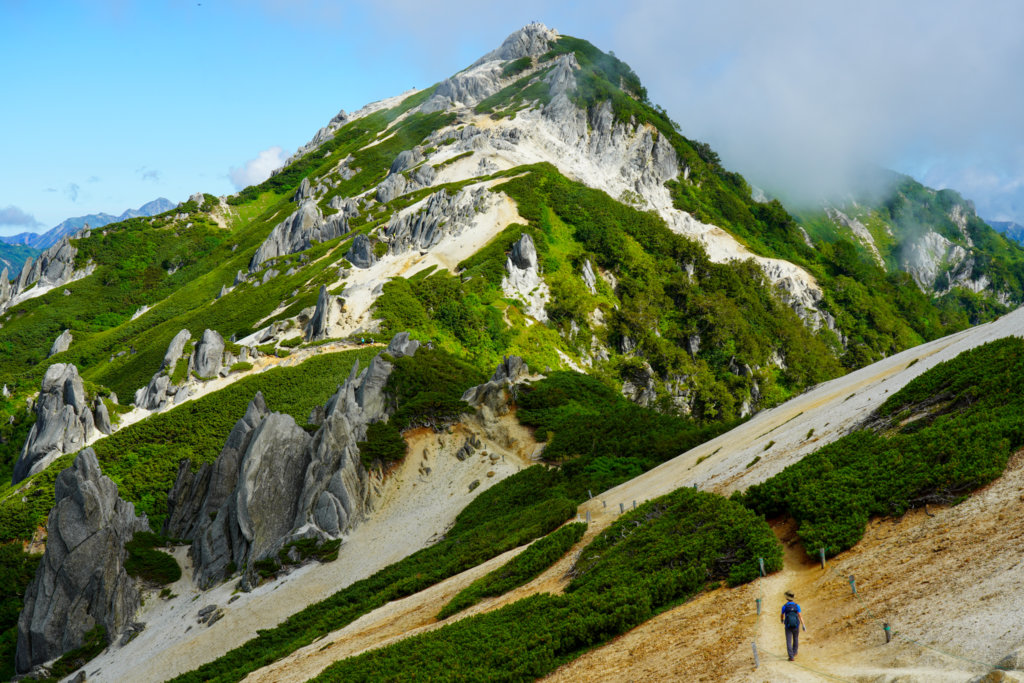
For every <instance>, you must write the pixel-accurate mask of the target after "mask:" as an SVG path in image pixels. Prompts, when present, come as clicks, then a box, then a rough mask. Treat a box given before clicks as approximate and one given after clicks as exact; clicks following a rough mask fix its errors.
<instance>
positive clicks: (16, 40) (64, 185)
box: [0, 0, 1024, 234]
mask: <svg viewBox="0 0 1024 683" xmlns="http://www.w3.org/2000/svg"><path fill="white" fill-rule="evenodd" d="M709 5H714V6H713V7H711V6H709ZM828 5H837V3H819V2H789V1H787V0H776V1H775V2H772V3H764V2H757V1H755V0H737V1H734V2H723V3H707V2H692V3H691V2H668V1H665V0H635V1H634V2H630V3H624V2H619V1H616V2H610V1H605V0H594V1H591V2H585V3H584V2H538V1H534V0H519V1H517V2H515V3H508V2H503V3H486V2H468V1H465V2H464V1H458V2H455V1H453V2H437V3H424V2H413V1H412V0H382V1H380V2H355V1H353V2H345V3H341V2H317V1H315V0H306V1H302V0H295V1H293V2H284V1H283V0H262V1H261V0H253V1H251V2H241V1H236V0H202V1H201V2H196V1H195V0H192V1H191V2H187V1H184V0H181V1H166V2H160V1H158V0H154V1H151V2H145V3H143V2H138V3H135V2H128V1H120V2H118V1H111V2H61V1H56V2H47V3H39V2H29V1H25V2H21V1H18V0H0V64H2V65H3V67H2V70H3V71H2V76H3V78H2V80H0V83H2V86H0V87H2V88H3V94H4V97H3V101H4V104H3V105H0V131H2V134H0V135H2V137H0V150H2V155H0V232H2V233H5V234H11V233H14V232H20V231H23V230H39V229H45V228H49V227H52V226H53V225H55V224H56V223H58V222H59V221H61V220H63V219H64V218H67V217H69V216H75V215H82V214H86V213H94V212H99V211H106V212H109V213H120V212H122V211H124V210H125V209H127V208H129V207H137V206H139V205H140V204H142V203H144V202H146V201H148V200H150V199H154V198H156V197H158V196H165V197H167V198H169V199H172V200H175V201H181V200H183V199H185V198H186V197H187V196H188V195H189V194H190V193H192V192H196V191H205V192H211V193H214V194H227V193H231V192H233V191H235V189H236V184H237V183H239V182H244V180H245V179H246V178H258V177H259V173H258V171H259V169H260V168H261V167H263V168H264V169H265V168H269V167H270V166H272V165H273V163H274V162H275V161H279V160H280V159H281V158H283V157H285V156H287V155H288V154H289V153H291V152H292V151H294V150H295V149H296V148H297V147H298V146H300V145H302V144H303V143H305V142H306V141H307V140H308V139H309V138H310V137H312V135H313V134H314V133H315V132H316V130H317V129H318V128H319V127H320V126H322V125H323V124H324V123H326V122H327V121H328V120H329V119H330V118H331V117H332V116H333V115H334V114H336V113H337V111H338V110H339V109H342V108H344V109H347V110H349V111H351V110H354V109H358V108H359V107H360V106H362V105H363V104H365V103H367V102H370V101H372V100H375V99H380V98H382V97H387V96H390V95H394V94H397V93H399V92H402V91H404V90H406V89H408V88H410V87H425V86H428V85H431V84H432V83H434V82H436V81H438V80H441V79H442V78H444V77H446V76H448V75H450V74H452V73H454V72H455V71H458V70H459V69H461V68H462V67H464V66H466V65H467V64H469V63H470V62H472V61H473V60H474V59H476V58H477V57H478V56H479V55H481V54H483V53H484V52H486V51H488V50H490V49H492V48H493V47H495V46H497V45H498V44H499V43H500V42H501V40H502V39H503V38H504V37H505V36H506V35H507V34H508V33H510V32H511V31H513V30H515V29H516V28H518V27H520V26H522V25H523V24H526V23H528V22H530V21H532V20H540V21H544V22H545V23H547V24H548V25H549V26H552V27H554V28H556V29H558V30H559V31H561V32H563V33H567V34H570V35H576V36H579V37H584V38H587V39H589V40H590V41H591V42H593V43H595V44H596V45H597V46H598V47H601V48H602V49H605V50H609V49H610V50H614V51H615V53H616V54H617V55H618V56H619V57H620V58H622V59H624V60H626V61H627V62H629V63H630V64H631V65H632V66H633V68H634V69H635V70H636V71H637V73H638V74H639V75H640V77H641V79H642V80H643V81H644V82H645V84H647V86H648V89H649V91H650V94H651V98H652V100H654V101H655V102H658V103H660V104H663V105H664V106H665V107H666V108H667V109H668V110H669V113H670V114H671V115H672V117H673V118H674V119H675V120H676V121H678V122H679V123H680V124H681V126H682V130H683V133H684V134H685V135H687V136H689V137H693V138H696V139H702V140H706V141H708V142H710V143H711V144H712V146H714V147H715V148H716V149H717V150H718V151H719V153H720V154H721V156H722V158H723V160H724V161H725V162H726V163H727V165H729V166H730V167H732V168H735V169H736V170H739V171H741V172H743V173H745V174H746V175H748V177H749V178H750V179H751V180H752V181H753V182H755V183H757V184H758V185H761V186H764V187H766V188H768V189H770V190H774V191H776V192H783V193H787V194H789V195H791V196H794V197H810V198H814V197H816V196H819V195H821V194H823V193H827V192H831V191H834V190H835V189H837V188H842V187H844V186H846V185H848V179H849V169H850V168H853V167H854V166H856V165H857V164H859V163H862V162H871V163H878V164H882V165H886V166H889V167H892V168H896V169H897V170H901V171H904V172H908V173H911V174H912V175H914V176H915V177H917V178H918V179H920V180H922V181H924V182H926V183H928V184H930V185H933V186H936V187H953V188H955V189H958V190H960V191H961V192H962V193H963V194H965V195H966V196H967V197H969V198H972V199H974V200H975V201H976V203H977V205H978V208H979V212H980V213H982V215H984V216H987V217H989V218H995V219H1001V218H1012V219H1016V220H1018V221H1021V222H1024V126H1022V125H1021V124H1020V123H1019V120H1020V113H1021V112H1022V111H1024V88H1021V87H1020V85H1019V83H1020V78H1021V77H1020V74H1021V73H1024V41H1022V40H1021V39H1020V37H1019V35H1018V30H1019V27H1020V26H1022V25H1024V3H1019V2H1009V1H1007V2H1002V1H1000V0H991V1H990V2H986V3H979V4H977V5H975V4H973V3H971V4H969V3H966V2H963V3H953V2H937V1H933V2H927V3H926V2H917V1H909V0H908V1H906V2H902V3H886V2H872V1H870V0H869V1H867V2H862V3H857V7H856V8H850V7H847V8H839V7H830V6H828ZM890 5H898V6H897V7H895V8H894V7H891V6H890ZM233 180H234V182H233Z"/></svg>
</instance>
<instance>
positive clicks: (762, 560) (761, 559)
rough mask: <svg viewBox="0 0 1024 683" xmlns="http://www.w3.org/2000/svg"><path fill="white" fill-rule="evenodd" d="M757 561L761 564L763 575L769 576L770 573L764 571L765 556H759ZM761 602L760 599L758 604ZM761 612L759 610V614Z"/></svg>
mask: <svg viewBox="0 0 1024 683" xmlns="http://www.w3.org/2000/svg"><path fill="white" fill-rule="evenodd" d="M757 563H758V564H759V565H761V576H768V574H766V573H765V571H764V558H763V557H759V558H757ZM760 602H761V601H760V600H758V604H760ZM760 613H761V612H760V611H758V614H760Z"/></svg>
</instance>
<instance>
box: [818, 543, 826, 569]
mask: <svg viewBox="0 0 1024 683" xmlns="http://www.w3.org/2000/svg"><path fill="white" fill-rule="evenodd" d="M818 555H819V556H820V557H821V568H822V569H824V568H825V548H822V549H821V550H819V551H818Z"/></svg>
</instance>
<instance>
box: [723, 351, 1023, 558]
mask: <svg viewBox="0 0 1024 683" xmlns="http://www.w3.org/2000/svg"><path fill="white" fill-rule="evenodd" d="M1022 381H1024V340H1021V339H1018V338H1016V337H1009V338H1006V339H1001V340H998V341H993V342H989V343H988V344H985V345H983V346H979V347H977V348H975V349H972V350H970V351H965V352H964V353H962V354H960V355H959V356H957V357H956V358H954V359H952V360H949V361H946V362H944V363H941V364H939V365H937V366H935V367H934V368H932V369H930V370H929V371H928V372H926V373H924V374H923V375H921V376H920V377H918V378H916V379H914V380H913V381H911V382H910V383H909V384H907V385H906V386H905V387H903V388H902V389H901V390H900V391H898V392H896V393H895V394H893V395H892V396H890V397H889V398H888V399H887V400H886V401H885V403H883V404H882V405H881V406H879V408H878V410H877V411H876V412H875V416H874V419H873V420H872V422H871V424H870V425H869V426H868V427H866V428H864V429H860V430H858V431H856V432H854V433H852V434H849V435H848V436H846V437H844V438H842V439H839V440H838V441H835V442H833V443H831V444H829V445H827V446H825V447H823V448H821V449H819V450H817V451H815V452H814V453H812V454H810V455H808V456H805V457H804V458H803V459H802V460H800V461H799V462H797V463H795V464H793V465H790V466H789V467H787V468H786V469H785V470H783V471H782V472H780V473H779V474H777V475H775V476H774V477H772V478H771V479H769V480H768V481H766V482H764V483H763V484H758V485H755V486H751V487H750V488H749V489H747V491H746V493H737V494H734V499H736V500H738V501H740V502H742V503H743V504H745V505H747V506H748V507H750V508H751V509H753V510H755V511H757V512H759V513H761V514H763V515H765V516H767V517H778V516H780V515H787V516H790V517H793V518H794V519H795V520H796V521H797V522H798V524H799V529H798V531H799V535H800V539H801V541H802V543H803V545H804V548H805V549H806V550H807V552H808V554H815V553H817V552H818V549H819V548H825V552H826V555H828V556H832V555H835V554H837V553H840V552H842V551H843V550H846V549H848V548H851V547H853V546H854V545H856V543H857V542H858V541H859V540H860V539H861V537H862V536H863V534H864V529H865V527H866V526H867V523H868V521H869V520H870V519H871V518H872V517H878V516H899V515H902V514H903V513H904V512H906V511H907V510H908V509H910V508H913V507H920V506H923V505H927V504H929V503H932V504H951V503H956V502H958V501H960V500H962V499H963V498H964V497H965V496H966V495H967V494H969V493H970V492H971V491H974V490H976V489H978V488H980V487H982V486H984V485H985V484H988V483H989V482H991V481H992V480H994V479H996V478H997V477H999V476H1000V475H1001V474H1002V473H1003V470H1004V469H1005V468H1006V463H1007V461H1008V460H1009V457H1010V455H1011V454H1013V453H1014V452H1015V451H1017V450H1018V449H1019V448H1021V447H1022V446H1024V419H1022V417H1021V416H1022V415H1024V399H1021V398H1020V396H1019V394H1020V392H1019V391H1018V390H1017V387H1019V386H1020V385H1021V382H1022Z"/></svg>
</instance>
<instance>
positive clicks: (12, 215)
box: [0, 204, 43, 228]
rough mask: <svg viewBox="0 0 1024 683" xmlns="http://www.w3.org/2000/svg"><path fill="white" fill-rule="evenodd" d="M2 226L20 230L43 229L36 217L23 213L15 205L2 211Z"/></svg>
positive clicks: (0, 212) (0, 211)
mask: <svg viewBox="0 0 1024 683" xmlns="http://www.w3.org/2000/svg"><path fill="white" fill-rule="evenodd" d="M0 225H7V226H14V227H19V228H41V227H42V226H43V224H42V223H40V222H39V221H37V220H36V218H35V216H33V215H32V214H30V213H27V212H25V211H22V210H21V209H20V208H18V207H17V206H14V205H13V204H12V205H10V206H8V207H6V208H2V209H0Z"/></svg>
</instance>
